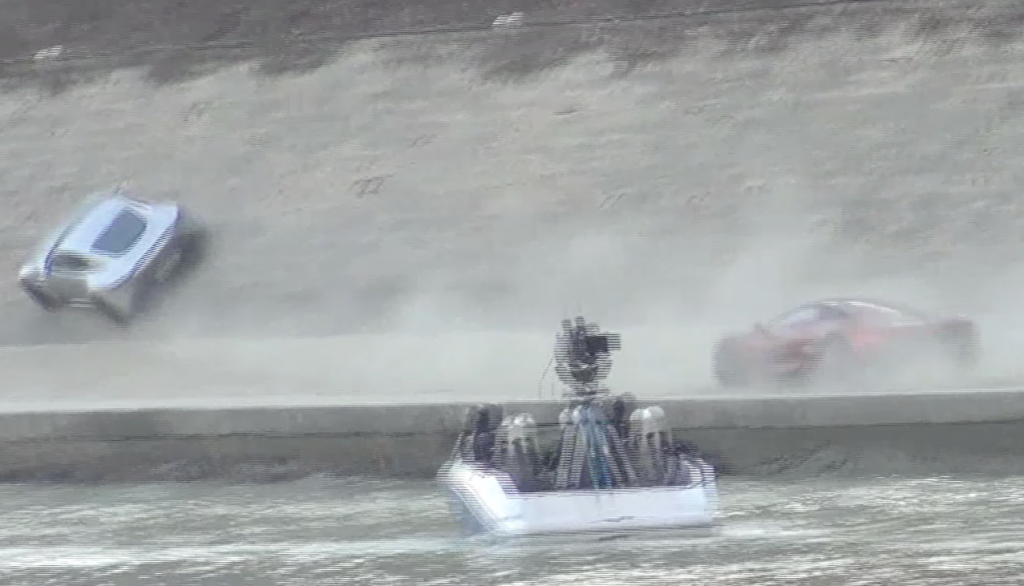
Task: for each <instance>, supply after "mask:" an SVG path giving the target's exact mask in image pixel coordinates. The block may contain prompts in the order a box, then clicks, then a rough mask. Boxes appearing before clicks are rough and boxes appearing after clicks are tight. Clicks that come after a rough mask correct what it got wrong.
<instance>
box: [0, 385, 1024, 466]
mask: <svg viewBox="0 0 1024 586" xmlns="http://www.w3.org/2000/svg"><path fill="white" fill-rule="evenodd" d="M658 404H660V405H662V406H663V407H664V408H665V410H666V413H667V415H668V417H669V419H670V420H671V422H672V424H673V426H674V427H675V428H676V434H677V436H678V437H681V438H685V439H686V440H689V441H692V442H694V443H696V444H697V445H698V446H700V448H701V449H702V450H704V452H705V454H706V455H707V457H708V458H709V459H711V460H712V461H714V462H715V463H716V464H717V465H718V466H719V468H720V469H721V470H722V471H723V472H724V473H727V474H738V475H754V476H763V475H780V474H789V475H795V476H804V475H819V474H854V475H875V474H883V475H884V474H897V473H898V474H951V473H971V472H975V473H992V472H996V473H1009V472H1015V471H1017V472H1024V392H1019V391H976V392H971V393H934V394H914V395H909V394H908V395H888V396H813V397H763V398H749V397H748V398H717V399H715V398H692V399H683V400H663V401H658ZM558 408H559V406H558V404H557V403H554V402H535V403H509V404H507V405H506V412H507V413H509V412H531V413H533V414H535V416H536V418H537V420H538V422H539V423H541V424H542V425H545V426H551V425H552V424H553V422H554V421H555V418H556V415H557V410H558ZM464 410H465V405H462V404H438V405H402V406H379V407H375V406H348V407H345V406H333V407H291V408H276V407H275V408H251V409H206V410H204V409H153V410H143V411H120V412H119V411H109V412H93V413H85V412H75V413H55V412H54V413H21V414H6V415H3V416H0V454H2V457H0V479H5V480H63V481H135V480H194V479H202V478H227V479H235V480H241V481H264V480H272V479H284V478H294V477H300V476H305V475H309V474H315V473H326V474H343V475H352V474H357V475H373V476H391V477H428V476H430V475H432V474H434V472H435V471H436V470H437V468H438V466H439V465H440V464H441V463H442V462H443V461H444V458H445V457H446V456H447V455H448V453H449V452H450V450H451V448H452V445H453V441H454V439H455V436H456V434H457V430H458V429H459V427H460V425H461V421H462V417H463V413H464Z"/></svg>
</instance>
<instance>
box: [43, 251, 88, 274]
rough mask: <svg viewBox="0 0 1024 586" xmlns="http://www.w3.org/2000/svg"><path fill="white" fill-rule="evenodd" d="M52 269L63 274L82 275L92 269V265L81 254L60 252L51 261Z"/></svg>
mask: <svg viewBox="0 0 1024 586" xmlns="http://www.w3.org/2000/svg"><path fill="white" fill-rule="evenodd" d="M50 268H51V270H54V271H57V272H61V273H82V272H86V271H88V270H89V269H91V268H92V263H91V262H89V260H88V259H86V258H85V257H83V256H82V255H79V254H75V253H72V252H58V253H56V254H54V255H53V258H51V259H50Z"/></svg>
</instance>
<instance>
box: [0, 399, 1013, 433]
mask: <svg viewBox="0 0 1024 586" xmlns="http://www.w3.org/2000/svg"><path fill="white" fill-rule="evenodd" d="M640 402H641V404H658V405H661V406H662V407H663V408H664V409H665V413H666V415H667V416H668V418H669V420H670V421H671V422H672V425H673V426H674V427H675V428H676V429H680V430H694V429H758V428H783V429H793V428H809V427H842V426H848V427H859V426H884V425H925V424H954V423H956V424H960V423H991V422H1006V421H1024V390H1017V389H1008V390H977V391H970V392H935V393H927V394H893V395H880V394H870V395H820V396H807V397H792V396H789V397H783V396H772V397H755V398H752V397H724V398H704V397H696V398H687V399H652V400H648V401H640ZM470 404H471V403H468V402H465V403H448V404H419V405H417V404H409V405H381V406H373V405H351V406H305V407H287V408H279V407H263V408H244V409H208V408H207V409H204V408H195V409H186V408H180V409H146V410H129V409H123V410H108V411H93V412H38V413H6V414H0V441H8V442H18V441H36V440H47V439H61V440H72V439H73V440H88V441H106V440H110V441H121V440H126V439H153V438H168V437H218V436H231V435H260V436H284V437H306V436H321V435H326V436H334V437H342V436H352V435H369V436H393V435H410V434H455V433H457V432H458V430H459V428H460V426H461V423H462V419H463V415H464V413H465V409H466V407H467V406H469V405H470ZM504 406H505V410H506V412H507V413H518V412H527V413H531V414H533V415H534V417H535V419H536V420H537V422H538V423H539V424H542V425H543V424H554V423H555V422H556V421H557V415H558V412H559V410H560V409H561V404H560V403H558V402H554V401H534V402H524V401H514V402H507V403H504Z"/></svg>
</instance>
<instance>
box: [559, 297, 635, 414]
mask: <svg viewBox="0 0 1024 586" xmlns="http://www.w3.org/2000/svg"><path fill="white" fill-rule="evenodd" d="M621 349H622V338H621V336H620V334H617V333H611V332H602V331H601V329H600V328H599V327H598V325H597V324H596V323H595V322H588V321H587V320H586V319H585V318H584V317H583V316H576V317H575V318H574V319H571V320H570V319H563V320H562V331H561V332H559V333H558V335H557V337H556V341H555V373H556V374H557V375H558V379H559V380H560V381H562V383H563V384H564V385H566V387H567V392H566V395H568V396H569V397H575V398H587V397H595V396H599V395H606V394H608V389H607V388H605V387H604V386H603V385H602V384H601V382H602V381H603V380H604V379H605V378H607V377H608V374H609V373H610V372H611V368H612V356H611V353H612V352H615V351H618V350H621Z"/></svg>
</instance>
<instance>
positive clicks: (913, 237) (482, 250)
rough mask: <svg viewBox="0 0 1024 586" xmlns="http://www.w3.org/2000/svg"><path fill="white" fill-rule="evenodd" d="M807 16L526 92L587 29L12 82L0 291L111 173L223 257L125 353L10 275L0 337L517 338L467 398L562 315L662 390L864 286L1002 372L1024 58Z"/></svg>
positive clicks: (1020, 227) (585, 64) (1015, 250)
mask: <svg viewBox="0 0 1024 586" xmlns="http://www.w3.org/2000/svg"><path fill="white" fill-rule="evenodd" d="M950 10H952V9H950ZM992 10H995V8H993V9H992ZM814 14H817V13H814ZM814 14H811V16H807V17H806V18H805V21H804V22H805V23H806V22H812V24H813V23H816V25H815V26H810V25H808V26H806V27H805V29H806V31H810V32H802V33H800V32H798V33H791V34H790V33H783V32H778V31H776V32H775V33H774V36H772V34H770V31H769V32H765V33H764V34H760V35H755V36H753V37H749V36H748V37H745V39H746V40H744V41H743V42H742V43H738V42H737V41H736V40H735V38H731V37H730V36H729V34H727V32H726V31H727V30H733V29H736V28H737V27H738V28H742V27H743V26H748V27H761V26H763V23H750V24H749V25H744V23H743V21H742V19H740V18H739V17H737V19H736V20H733V21H729V22H728V23H727V24H728V26H726V25H725V24H722V25H720V26H719V25H716V24H715V23H713V22H712V23H710V24H709V23H707V22H704V23H698V24H695V25H692V26H688V28H687V27H685V26H684V25H679V26H680V27H684V28H678V29H677V30H676V32H677V35H676V36H677V37H678V38H673V39H672V40H667V41H665V42H666V43H672V44H674V46H675V50H674V51H673V52H671V53H670V54H666V55H661V56H659V57H658V58H657V59H650V60H647V61H645V60H642V59H626V58H625V57H624V53H623V51H624V49H622V47H623V46H630V47H633V45H629V43H626V45H623V44H622V43H619V44H618V45H616V44H615V39H618V38H620V37H621V38H622V39H628V38H636V37H637V35H641V34H642V31H643V30H644V28H643V27H644V26H645V25H643V24H633V25H622V26H621V27H620V28H619V29H616V30H615V31H611V32H609V31H607V30H602V31H600V33H601V34H600V35H596V36H594V35H591V37H587V38H589V39H590V41H588V43H587V44H586V47H585V50H583V49H580V50H574V51H569V50H564V51H562V52H561V53H559V54H560V55H563V56H564V59H562V60H561V61H560V62H559V63H557V64H545V66H544V67H537V68H536V69H537V70H536V71H529V72H523V71H521V70H522V69H524V68H526V69H529V68H528V67H527V65H528V63H527V64H526V65H524V63H525V62H529V57H530V55H531V53H530V50H529V47H528V46H533V45H531V43H536V42H539V41H538V38H537V35H543V34H546V35H547V36H546V37H544V38H543V39H542V40H543V42H544V43H546V45H544V46H546V47H549V48H550V49H551V50H555V48H557V47H559V46H560V45H559V43H562V44H563V45H564V46H565V47H574V48H579V47H578V45H579V43H580V42H581V41H580V38H581V35H584V33H582V32H580V29H579V28H576V29H573V30H572V31H569V32H566V31H563V30H561V29H554V28H551V29H545V30H542V31H540V32H537V31H533V30H531V31H529V32H523V33H522V34H520V33H516V32H510V33H504V34H501V33H497V32H487V33H474V34H463V35H447V36H434V37H430V38H429V39H423V38H403V39H386V40H366V41H359V42H357V43H352V44H349V45H347V46H346V47H345V48H344V50H342V51H341V52H340V53H339V54H338V56H337V58H336V59H334V60H333V61H331V62H329V63H327V64H325V65H323V66H321V67H318V68H314V69H312V70H309V71H303V72H301V73H296V74H294V75H285V76H278V77H267V76H261V75H259V74H258V71H256V66H255V65H251V64H246V63H244V62H243V63H239V64H234V65H231V66H229V67H225V68H222V69H218V70H216V71H215V72H213V73H211V74H209V75H206V76H201V77H198V78H195V79H189V80H184V81H181V82H180V83H175V84H166V85H154V84H153V83H151V81H150V80H148V79H147V78H146V74H145V72H143V71H141V70H134V69H122V70H117V71H115V72H113V73H111V74H109V75H106V76H101V77H99V78H98V79H97V80H95V81H92V82H89V83H85V84H82V85H78V86H75V87H71V88H69V89H67V90H66V91H63V92H62V93H59V94H57V95H49V94H43V93H40V90H38V89H37V88H33V87H31V86H23V87H20V89H17V90H13V91H10V92H8V93H6V94H4V95H2V96H0V118H2V124H3V127H2V130H0V136H2V137H3V141H2V142H0V149H2V156H0V166H2V169H0V170H2V173H0V176H2V177H3V180H2V182H0V198H2V201H3V206H4V210H5V213H4V216H3V224H2V226H0V250H3V251H4V252H5V254H4V255H3V257H2V258H0V271H4V272H6V273H7V274H12V273H13V271H14V270H15V267H16V264H17V262H19V261H20V259H21V255H22V253H23V251H25V249H26V247H27V246H29V245H30V244H31V243H32V241H33V239H34V238H36V237H38V235H39V234H40V231H41V230H42V229H43V228H44V227H45V226H47V225H48V224H49V223H51V222H53V221H55V220H56V219H57V218H59V217H60V216H61V215H62V213H64V211H65V210H66V209H67V208H68V207H69V206H70V205H72V202H73V201H74V200H75V199H76V198H77V197H79V195H80V194H81V193H83V192H87V191H89V190H92V189H100V188H103V187H105V186H107V185H110V184H112V183H115V182H118V181H121V180H125V179H128V180H130V182H131V185H132V186H133V188H134V189H136V190H137V191H139V193H141V194H144V195H147V196H151V197H168V198H175V199H178V200H181V201H183V202H184V203H185V204H186V205H188V206H190V207H193V208H194V209H195V210H196V211H197V212H198V213H199V214H200V215H202V216H203V217H204V218H206V219H207V221H208V222H209V223H210V224H211V226H212V227H213V229H214V231H215V233H216V239H215V243H214V251H215V254H214V255H213V256H212V258H211V260H210V262H209V263H208V264H207V265H206V266H204V267H202V269H201V271H200V272H198V273H197V274H196V275H194V276H193V277H192V278H191V279H189V280H188V281H187V282H185V283H183V284H182V286H181V287H180V289H179V290H176V291H173V292H172V293H170V294H168V295H167V296H166V299H164V300H162V302H161V303H160V305H159V306H158V307H157V308H155V309H154V311H153V312H152V314H151V315H148V316H147V317H146V318H145V319H143V320H142V321H141V322H140V323H139V324H138V325H137V326H136V327H135V328H134V329H133V330H132V331H130V332H127V333H125V332H120V333H115V332H113V331H112V329H111V328H109V327H108V326H107V325H106V324H102V323H97V322H95V320H92V318H90V317H87V316H78V315H63V314H61V315H59V316H43V315H40V314H39V313H38V312H36V311H35V310H34V309H33V308H32V307H31V306H30V305H29V304H28V302H27V301H26V300H25V299H24V298H23V296H21V295H20V294H19V293H18V292H17V291H16V290H15V288H14V287H13V286H12V285H11V284H10V283H8V284H7V285H4V286H3V287H4V288H3V290H2V291H0V312H2V313H3V315H4V321H5V323H6V324H7V325H6V326H5V328H6V332H5V339H4V341H5V342H6V343H8V344H14V345H24V344H35V343H59V342H65V341H73V342H90V341H96V340H110V339H122V340H131V341H142V340H174V341H178V342H183V341H186V340H188V339H191V338H209V337H231V338H236V339H244V338H249V339H273V338H285V337H319V338H324V340H325V342H324V343H325V344H329V343H330V342H329V341H328V340H329V339H331V337H333V336H340V335H355V334H367V333H374V332H377V333H379V332H404V333H407V334H408V333H416V334H420V335H423V336H430V335H433V334H439V333H441V332H448V333H451V332H453V331H455V332H466V335H465V337H464V338H462V340H464V342H457V343H452V342H450V341H449V345H448V347H446V348H444V349H443V351H444V352H447V353H455V354H459V353H460V352H462V351H464V350H465V351H467V352H468V351H470V350H473V351H476V352H480V349H479V346H480V344H481V343H482V342H481V341H480V340H481V338H474V337H473V336H474V334H473V332H478V333H480V332H488V333H490V334H494V333H496V332H507V333H513V332H515V333H520V334H521V333H523V332H527V333H529V332H536V335H537V340H538V342H536V343H535V344H534V343H532V342H531V343H530V349H529V350H528V351H523V352H522V353H521V355H520V356H518V358H523V359H525V358H527V357H529V359H530V363H525V362H521V361H518V360H517V355H516V353H515V351H513V350H514V348H512V347H511V346H510V347H508V348H503V347H502V342H500V341H495V342H493V344H494V347H493V348H492V349H490V350H489V352H491V353H492V354H493V355H494V356H499V355H500V356H501V357H502V358H501V359H500V360H498V359H496V358H493V357H492V359H488V360H485V361H484V362H486V363H487V364H489V365H490V366H489V367H488V368H489V369H490V370H491V371H490V372H488V373H481V380H485V379H484V378H483V377H484V374H487V375H488V376H490V377H491V378H493V377H494V376H495V375H497V376H498V378H500V376H501V374H502V372H501V369H503V368H508V369H515V370H522V369H524V368H525V369H533V368H536V370H537V371H538V376H539V374H540V370H541V369H542V368H543V363H540V364H535V363H534V358H535V357H536V355H537V348H540V347H542V346H543V345H545V344H547V340H548V339H549V337H550V336H551V335H552V333H553V329H554V328H555V327H557V320H558V319H559V318H561V317H563V316H565V315H567V314H570V315H571V314H575V313H577V312H580V311H582V312H583V313H585V314H587V315H588V316H589V317H591V318H592V319H596V320H597V321H599V322H600V323H601V324H602V325H603V326H605V327H606V328H608V329H612V330H617V331H621V332H622V333H623V335H624V341H625V349H624V350H623V352H622V353H621V356H619V358H618V363H617V366H616V369H617V370H616V372H615V374H613V382H615V383H616V384H622V385H625V386H628V387H630V388H636V389H637V392H639V393H643V394H648V395H649V394H651V393H652V392H655V391H650V390H649V389H658V391H657V392H656V394H662V395H664V394H669V392H671V394H675V393H678V392H682V391H684V390H686V389H687V388H694V387H701V386H704V385H707V384H710V383H711V376H710V368H709V366H710V364H709V362H710V351H711V347H712V345H713V344H714V342H715V341H716V339H717V338H718V337H719V336H721V335H722V334H724V333H726V332H729V331H733V330H736V329H744V328H748V327H750V326H751V325H752V324H753V323H754V322H756V321H759V320H763V319H767V318H769V317H771V316H772V315H774V314H776V313H778V312H780V311H782V310H784V309H787V308H788V307H790V306H792V305H794V304H796V303H799V302H802V301H805V300H809V299H812V298H814V297H819V296H826V295H870V296H874V297H881V298H888V299H893V300H894V301H900V302H904V303H908V304H911V305H916V306H920V307H921V308H922V309H928V310H934V311H937V312H954V313H963V314H966V315H969V316H972V317H974V318H976V319H977V320H978V322H979V325H980V326H981V328H982V332H983V334H984V345H985V353H986V354H985V356H986V358H985V363H984V364H983V365H982V368H981V369H980V370H979V372H978V373H977V376H976V377H974V378H972V379H971V380H967V381H960V382H962V384H966V385H973V386H981V385H987V384H1000V383H1003V382H1012V381H1014V380H1019V379H1020V376H1021V375H1022V374H1024V373H1022V372H1020V371H1021V367H1019V366H1018V364H1020V360H1019V359H1018V358H1017V350H1016V349H1017V348H1018V347H1020V342H1024V335H1022V334H1021V333H1020V332H1022V331H1024V317H1022V316H1021V311H1020V309H1021V304H1020V301H1019V296H1018V295H1017V291H1019V290H1020V289H1021V286H1022V285H1024V264H1022V263H1021V254H1020V252H1019V250H1020V245H1021V238H1022V235H1024V202H1022V201H1021V200H1020V198H1019V195H1018V194H1017V190H1018V184H1019V179H1020V176H1021V169H1024V165H1022V162H1024V161H1022V159H1024V143H1022V142H1021V139H1020V137H1021V136H1022V135H1024V127H1022V124H1024V123H1022V121H1021V120H1022V118H1021V116H1020V112H1021V107H1022V104H1024V102H1022V96H1024V93H1022V89H1024V85H1022V84H1024V72H1021V70H1020V68H1019V61H1020V58H1021V55H1022V53H1024V46H1022V45H1021V44H1020V43H1019V42H1018V41H1017V40H1013V39H1011V40H1007V39H1001V40H998V42H997V41H996V40H993V39H992V38H991V37H990V36H986V35H983V34H981V33H980V32H978V31H977V30H973V29H970V30H956V31H953V32H950V31H949V30H947V29H943V30H942V31H940V32H938V33H934V34H933V36H932V37H929V36H928V34H925V33H922V32H921V29H922V26H923V25H922V20H923V19H925V17H924V16H920V15H918V14H907V13H900V14H899V15H896V16H892V17H891V18H888V19H886V18H881V17H878V16H877V15H876V16H875V17H874V18H876V20H880V24H878V26H877V27H876V29H875V30H874V32H873V33H872V34H871V35H865V34H863V31H860V30H858V29H855V28H850V27H845V26H843V24H842V22H840V19H841V18H846V19H849V22H856V21H857V19H858V18H867V16H864V14H867V13H864V14H861V15H860V16H858V15H857V14H856V13H854V12H853V9H850V11H848V13H847V12H844V13H843V14H845V15H846V16H837V15H836V14H838V13H835V14H833V13H828V14H826V13H824V12H822V13H821V15H820V16H814ZM951 15H952V16H951V18H953V17H955V16H956V14H955V12H953V13H951ZM651 26H654V25H651ZM658 26H660V27H661V28H660V29H659V34H661V35H666V34H669V32H671V31H669V32H666V31H665V30H664V25H658ZM730 27H731V28H730ZM684 29H685V30H684ZM822 31H827V32H822ZM588 34H589V33H588ZM730 34H731V33H730ZM516 35H520V36H518V37H517V36H516ZM560 35H561V36H560ZM617 35H618V36H617ZM786 35H789V36H786ZM954 35H955V38H956V42H951V41H950V38H951V37H952V36H954ZM782 38H785V41H786V42H785V43H784V46H782V47H779V46H778V42H777V41H779V39H782ZM559 39H561V41H560V40H559ZM594 39H597V40H594ZM623 42H625V41H623ZM649 43H650V46H651V47H654V46H656V45H657V39H655V40H651V41H649ZM772 43H774V44H772ZM769 45H770V46H769ZM634 48H635V47H634ZM502 55H504V56H505V57H502ZM523 55H525V57H524V56H523ZM502 59H504V61H501V60H502ZM524 59H525V60H526V61H525V62H524V61H523V60H524ZM517 60H518V61H517ZM517 64H518V67H514V66H516V65H517ZM624 64H625V65H624ZM512 71H516V72H518V73H517V74H516V75H514V76H513V75H512V73H511V72H512ZM517 339H519V338H517ZM488 343H491V342H488ZM518 343H520V342H516V344H518ZM460 344H464V347H460ZM428 345H429V344H428V343H424V345H423V347H426V346H428ZM438 351H441V350H438ZM506 352H507V353H509V355H508V356H505V353H506ZM348 359H349V360H358V358H352V357H350V358H348ZM325 360H329V359H325ZM398 360H399V361H400V360H401V359H400V358H399V359H398ZM460 364H462V363H460ZM465 366H466V365H465V364H462V366H461V367H462V368H465ZM382 368H384V367H383V366H382ZM929 370H930V368H922V369H921V371H922V373H925V374H926V373H927V371H929ZM465 384H466V385H467V386H468V385H470V383H469V382H466V383H465Z"/></svg>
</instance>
